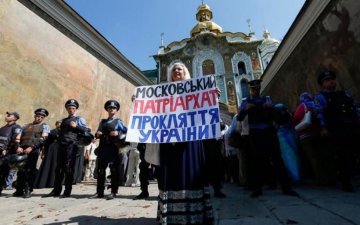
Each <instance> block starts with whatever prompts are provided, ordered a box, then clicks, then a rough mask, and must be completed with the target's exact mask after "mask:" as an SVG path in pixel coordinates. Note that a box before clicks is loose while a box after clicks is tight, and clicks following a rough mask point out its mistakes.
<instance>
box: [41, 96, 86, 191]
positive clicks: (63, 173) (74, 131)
mask: <svg viewBox="0 0 360 225" xmlns="http://www.w3.org/2000/svg"><path fill="white" fill-rule="evenodd" d="M68 106H75V107H76V108H78V107H79V103H78V102H77V101H76V100H75V99H70V100H68V101H67V102H66V103H65V107H68ZM71 121H74V122H76V127H75V128H74V127H72V126H71V125H70V123H71ZM87 130H89V128H87V126H86V121H85V119H84V118H82V117H80V116H75V115H71V116H68V117H67V118H64V119H62V122H61V126H60V133H59V151H58V159H57V166H56V169H55V183H54V189H53V190H52V191H51V193H50V194H48V195H45V196H44V197H50V196H60V193H61V191H62V181H63V179H64V177H65V182H64V184H65V190H64V193H63V197H69V196H70V194H71V190H72V183H73V177H74V166H75V160H76V155H77V153H78V152H79V151H80V148H83V146H79V145H78V135H79V134H82V133H85V131H87Z"/></svg>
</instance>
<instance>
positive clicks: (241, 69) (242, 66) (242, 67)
mask: <svg viewBox="0 0 360 225" xmlns="http://www.w3.org/2000/svg"><path fill="white" fill-rule="evenodd" d="M237 66H238V71H239V75H242V74H246V67H245V63H244V62H241V61H240V62H239V63H238V65H237Z"/></svg>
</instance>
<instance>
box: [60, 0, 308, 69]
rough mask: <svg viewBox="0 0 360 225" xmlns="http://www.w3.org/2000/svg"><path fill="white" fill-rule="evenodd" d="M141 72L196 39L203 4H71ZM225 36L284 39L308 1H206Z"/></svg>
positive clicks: (135, 0) (109, 0) (114, 0)
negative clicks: (162, 50)
mask: <svg viewBox="0 0 360 225" xmlns="http://www.w3.org/2000/svg"><path fill="white" fill-rule="evenodd" d="M65 1H66V3H67V4H69V5H70V6H71V7H72V8H73V9H74V10H75V11H77V12H78V13H79V14H80V15H81V16H82V17H83V18H84V19H85V20H86V21H87V22H88V23H90V24H91V25H92V26H93V27H95V29H97V31H99V32H100V33H101V34H102V35H103V36H104V37H105V38H106V39H107V40H108V41H109V42H111V43H112V44H113V45H114V46H115V47H116V48H117V49H118V50H119V51H120V52H121V53H122V54H123V55H125V57H127V58H128V59H129V60H130V61H131V62H132V63H133V64H135V65H136V66H137V67H139V69H140V70H149V69H155V68H156V66H155V61H154V59H153V58H152V57H151V56H152V55H154V54H155V53H156V52H157V50H158V48H159V45H160V34H161V33H162V32H163V33H164V45H165V46H166V45H168V44H170V43H171V42H173V41H180V40H182V39H184V38H188V37H190V31H191V29H192V28H193V27H194V26H195V25H196V23H197V21H196V18H195V14H196V12H197V7H198V6H199V5H200V4H201V0H142V1H139V0H65ZM204 2H205V3H206V4H208V5H209V6H210V8H211V10H212V12H213V19H212V20H213V21H214V22H215V23H217V24H218V25H220V26H221V27H222V29H223V31H229V32H243V33H246V34H247V33H248V32H249V28H248V24H247V22H246V21H247V19H250V20H251V28H252V31H254V32H255V36H256V37H257V38H259V39H261V38H262V34H263V31H264V29H265V28H266V29H268V30H269V31H270V33H271V36H272V37H273V38H275V39H278V40H282V39H283V37H284V36H285V34H286V32H287V31H288V29H289V27H290V26H291V24H292V22H293V21H294V19H295V17H296V15H297V14H298V12H299V11H300V9H301V7H302V6H303V4H304V2H305V0H273V1H269V0H246V1H244V0H205V1H204Z"/></svg>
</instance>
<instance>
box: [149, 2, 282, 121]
mask: <svg viewBox="0 0 360 225" xmlns="http://www.w3.org/2000/svg"><path fill="white" fill-rule="evenodd" d="M212 19H213V12H212V10H211V9H210V7H209V6H208V5H207V4H204V3H202V4H201V5H200V6H199V7H198V9H197V13H196V20H197V21H198V22H197V24H196V25H195V26H194V27H193V28H192V29H191V31H190V37H189V38H185V39H183V40H180V41H173V42H171V43H170V44H169V45H167V46H163V44H162V45H161V46H160V48H159V50H158V52H157V54H155V55H154V56H153V57H154V59H155V61H156V63H157V68H158V70H157V73H158V78H157V79H158V81H159V83H161V82H167V80H168V76H169V72H170V71H169V69H170V67H171V66H172V65H173V64H174V63H175V62H179V61H180V62H182V63H184V64H185V65H186V66H187V67H188V69H189V72H190V74H191V76H192V77H201V76H205V75H214V76H215V77H216V82H217V86H218V88H219V89H220V90H221V92H222V94H221V96H220V107H221V111H222V113H226V114H229V115H233V114H236V113H237V108H238V107H239V105H240V103H241V99H242V98H244V97H246V96H248V95H249V93H248V87H247V82H248V81H250V80H253V79H260V77H261V75H262V74H263V72H264V70H265V68H266V67H267V65H268V64H269V62H270V60H271V58H272V56H273V55H274V53H275V51H276V50H277V47H278V46H279V44H280V42H279V41H277V40H275V39H273V38H271V37H270V33H269V32H268V31H264V33H263V39H257V38H256V37H255V33H253V32H252V31H251V27H250V24H249V33H248V34H245V33H242V32H225V31H223V29H222V27H221V26H219V25H218V24H216V23H215V22H214V21H213V20H212ZM248 22H250V21H248Z"/></svg>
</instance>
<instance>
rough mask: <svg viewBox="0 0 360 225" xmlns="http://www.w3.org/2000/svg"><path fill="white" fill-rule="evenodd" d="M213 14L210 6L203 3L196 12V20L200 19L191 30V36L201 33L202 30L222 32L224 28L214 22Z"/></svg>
mask: <svg viewBox="0 0 360 225" xmlns="http://www.w3.org/2000/svg"><path fill="white" fill-rule="evenodd" d="M212 18H213V14H212V12H211V10H210V7H209V6H208V5H206V4H201V5H200V6H199V7H198V9H197V13H196V20H197V21H199V23H198V24H196V25H195V27H194V28H193V29H192V30H191V37H194V36H195V35H197V34H199V33H201V32H206V31H209V32H213V33H215V34H219V33H221V32H222V28H221V27H220V26H219V25H217V24H216V23H214V22H212V21H211V19H212Z"/></svg>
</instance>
